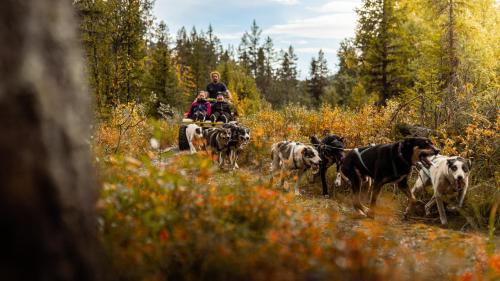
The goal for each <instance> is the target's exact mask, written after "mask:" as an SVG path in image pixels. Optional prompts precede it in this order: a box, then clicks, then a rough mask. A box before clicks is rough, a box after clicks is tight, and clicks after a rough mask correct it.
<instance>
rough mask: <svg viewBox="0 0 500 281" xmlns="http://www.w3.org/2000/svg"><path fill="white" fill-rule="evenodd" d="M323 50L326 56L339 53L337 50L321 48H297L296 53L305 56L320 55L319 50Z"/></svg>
mask: <svg viewBox="0 0 500 281" xmlns="http://www.w3.org/2000/svg"><path fill="white" fill-rule="evenodd" d="M320 49H321V50H323V52H324V53H325V54H327V53H333V54H336V53H337V49H336V48H320V47H317V48H316V47H305V48H295V51H296V52H297V53H303V54H314V55H316V54H318V52H319V50H320Z"/></svg>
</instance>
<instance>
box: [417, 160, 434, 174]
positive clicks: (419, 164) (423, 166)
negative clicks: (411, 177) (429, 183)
mask: <svg viewBox="0 0 500 281" xmlns="http://www.w3.org/2000/svg"><path fill="white" fill-rule="evenodd" d="M434 161H436V156H433V157H432V159H431V163H434ZM418 166H419V167H420V169H422V171H423V172H424V174H425V175H426V176H428V177H429V178H430V177H431V171H429V169H427V168H426V167H425V165H424V163H422V162H421V161H418Z"/></svg>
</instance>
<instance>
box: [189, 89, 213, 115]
mask: <svg viewBox="0 0 500 281" xmlns="http://www.w3.org/2000/svg"><path fill="white" fill-rule="evenodd" d="M206 98H207V93H206V92H205V91H200V93H199V94H198V97H196V100H195V101H194V102H193V103H192V104H191V108H190V109H189V113H188V114H187V117H188V118H191V119H193V120H194V121H201V122H203V121H205V119H206V117H207V116H210V114H211V113H212V112H211V105H210V102H208V101H207V100H206Z"/></svg>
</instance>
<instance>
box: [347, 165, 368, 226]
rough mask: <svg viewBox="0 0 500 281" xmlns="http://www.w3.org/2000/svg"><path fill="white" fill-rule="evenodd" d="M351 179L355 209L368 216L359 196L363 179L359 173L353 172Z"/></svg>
mask: <svg viewBox="0 0 500 281" xmlns="http://www.w3.org/2000/svg"><path fill="white" fill-rule="evenodd" d="M349 181H350V182H351V188H352V199H353V205H354V209H355V210H356V211H357V212H358V214H359V215H361V216H363V217H366V212H365V208H364V206H363V205H362V204H361V200H360V197H359V196H360V189H361V179H360V178H359V175H358V174H356V173H352V174H351V177H350V178H349Z"/></svg>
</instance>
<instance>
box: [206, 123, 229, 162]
mask: <svg viewBox="0 0 500 281" xmlns="http://www.w3.org/2000/svg"><path fill="white" fill-rule="evenodd" d="M203 135H204V137H205V139H206V141H207V150H208V151H210V152H211V154H212V157H214V156H215V155H216V154H217V163H218V165H219V167H222V166H223V165H224V158H223V157H224V155H225V154H226V151H227V150H228V149H229V142H230V141H231V129H229V128H210V129H207V130H205V131H203Z"/></svg>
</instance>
